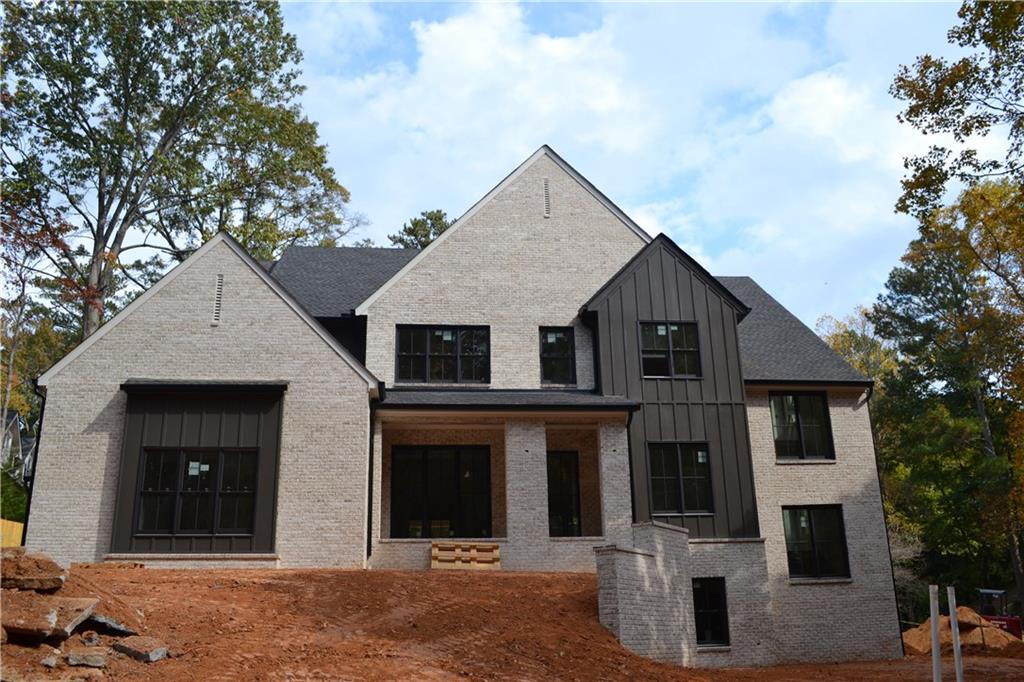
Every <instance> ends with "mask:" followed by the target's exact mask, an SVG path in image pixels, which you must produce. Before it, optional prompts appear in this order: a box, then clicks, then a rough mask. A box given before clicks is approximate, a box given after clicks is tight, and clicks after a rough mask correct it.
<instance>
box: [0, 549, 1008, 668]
mask: <svg viewBox="0 0 1024 682" xmlns="http://www.w3.org/2000/svg"><path fill="white" fill-rule="evenodd" d="M76 573H80V574H81V575H82V576H83V577H84V578H88V579H89V580H90V581H93V582H94V583H96V584H102V585H103V586H105V587H106V588H107V589H108V590H109V591H110V592H112V593H114V594H117V595H120V596H121V597H122V598H123V599H124V601H126V602H127V603H129V604H132V605H133V606H135V608H137V609H139V610H141V611H142V612H143V614H144V622H145V625H146V633H145V634H148V635H152V636H155V637H158V638H160V639H162V640H164V641H165V642H166V643H167V644H168V645H169V646H170V652H171V657H170V658H168V659H165V660H162V661H159V662H156V663H142V662H139V661H135V660H132V659H130V658H128V657H126V656H122V655H114V656H111V657H110V659H109V661H108V663H107V666H106V669H105V677H108V678H113V679H144V678H145V679H175V680H177V679H199V680H222V679H268V680H269V679H332V680H336V679H353V680H354V679H358V680H366V679H369V680H385V679H387V680H393V679H398V678H416V679H420V680H443V679H454V678H459V677H465V678H472V679H519V680H523V679H535V680H539V679H545V680H548V679H565V680H593V679H645V680H649V679H659V680H716V681H717V680H723V681H726V682H729V681H731V680H808V679H813V680H828V681H832V680H868V679H870V680H927V679H930V667H929V665H930V664H929V659H927V658H921V657H917V658H907V659H905V660H902V661H888V662H881V663H865V664H842V665H803V666H786V667H779V668H772V669H768V670H732V671H728V672H723V671H715V672H711V671H695V670H684V669H681V668H675V667H672V666H666V665H660V664H657V663H653V662H650V661H647V660H644V659H642V658H639V657H637V656H634V655H632V654H630V653H629V652H627V651H625V650H624V649H623V648H622V647H620V646H619V645H618V644H617V643H616V641H615V639H614V638H613V637H612V636H611V635H610V634H609V633H608V632H607V631H605V630H604V629H603V628H602V627H601V626H600V624H599V623H598V621H597V595H596V584H595V579H594V577H593V576H587V575H566V574H558V575H543V574H514V573H469V572H455V571H452V572H436V571H435V572H393V571H327V570H316V571H313V570H303V571H298V570H296V571H290V570H279V571H256V570H253V571H223V570H221V571H215V570H210V571H184V570H178V571H167V570H155V569H141V568H111V567H95V568H93V567H90V568H79V567H76V568H75V569H74V570H73V571H72V575H74V574H76ZM77 636H78V635H75V636H74V637H77ZM74 637H73V639H74ZM69 643H73V642H71V641H70V640H69ZM2 651H3V660H2V666H3V679H4V680H8V679H10V680H18V679H32V680H36V679H56V678H60V677H64V678H65V679H67V675H68V673H69V672H71V671H69V669H68V668H66V667H60V668H58V669H56V670H47V669H46V668H44V667H43V666H42V665H40V663H39V661H40V660H41V659H42V658H43V657H45V656H46V655H47V654H48V653H49V652H50V651H51V649H50V647H48V646H47V645H40V646H39V647H37V648H31V647H25V646H18V645H14V644H11V643H8V644H5V645H4V646H3V649H2ZM950 668H951V665H950ZM951 674H952V673H951V670H950V675H951ZM967 679H969V680H970V679H976V680H980V679H985V680H1020V679H1024V661H1021V660H1011V659H1003V658H978V657H969V658H968V659H967Z"/></svg>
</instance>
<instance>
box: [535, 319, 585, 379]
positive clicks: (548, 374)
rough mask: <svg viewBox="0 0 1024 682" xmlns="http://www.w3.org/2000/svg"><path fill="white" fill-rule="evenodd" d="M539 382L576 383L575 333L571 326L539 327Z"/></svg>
mask: <svg viewBox="0 0 1024 682" xmlns="http://www.w3.org/2000/svg"><path fill="white" fill-rule="evenodd" d="M540 382H541V383H542V384H565V385H573V384H575V383H576V333H575V330H574V329H573V328H572V327H541V328H540Z"/></svg>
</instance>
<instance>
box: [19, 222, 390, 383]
mask: <svg viewBox="0 0 1024 682" xmlns="http://www.w3.org/2000/svg"><path fill="white" fill-rule="evenodd" d="M217 244H225V245H227V246H228V247H229V248H230V249H231V250H232V251H233V252H234V253H235V254H236V255H237V256H238V257H239V258H240V259H241V260H242V262H243V263H245V264H246V265H247V266H248V267H249V269H250V270H252V271H253V272H254V273H255V274H256V276H257V277H259V278H260V279H261V280H262V281H263V282H264V283H265V284H266V285H267V286H268V287H270V288H271V290H273V291H274V293H276V294H277V295H278V296H279V297H280V298H281V300H282V301H284V303H285V304H286V305H287V306H288V307H289V308H291V309H292V311H294V312H295V314H296V315H298V316H299V317H301V318H302V320H303V321H304V322H305V323H306V324H308V325H309V327H310V328H311V329H312V330H313V331H314V332H316V333H317V335H318V336H320V338H321V339H323V340H324V342H326V343H327V345H328V346H330V347H331V349H332V350H333V351H334V352H335V353H337V354H338V355H339V356H340V357H341V359H342V360H344V361H345V363H346V364H348V366H349V367H351V368H352V369H353V370H355V372H356V373H357V374H358V375H359V376H360V377H362V378H363V379H364V380H365V381H366V384H367V387H368V388H369V390H370V391H371V392H376V391H377V390H378V386H379V384H380V381H379V380H378V379H377V377H375V376H374V375H373V374H372V373H371V372H370V370H368V369H366V367H364V366H363V363H361V362H359V360H357V359H356V358H355V356H353V355H352V354H351V353H349V352H348V350H346V349H345V347H344V346H342V345H341V344H340V343H339V342H338V340H337V339H335V338H334V337H333V336H332V335H331V333H330V332H328V331H327V330H326V329H324V327H323V325H321V324H320V323H319V322H317V321H316V318H315V317H313V316H312V315H310V314H309V312H307V311H306V310H305V308H303V307H302V305H301V304H300V303H299V302H298V301H297V300H296V299H295V297H293V296H292V295H291V294H290V293H288V291H287V290H285V288H284V287H283V286H281V284H279V283H278V282H277V280H275V279H274V278H273V277H271V276H270V274H269V273H268V272H267V271H266V270H265V269H264V268H263V266H262V265H260V264H259V263H258V262H257V261H256V260H255V259H254V258H253V257H252V256H250V255H249V252H248V251H246V250H245V249H244V248H243V247H242V245H241V244H239V243H238V242H237V241H235V239H234V237H232V236H231V235H229V234H228V233H227V232H218V233H217V234H216V235H214V237H213V239H211V240H210V241H208V242H206V243H205V244H203V245H202V246H201V247H199V248H198V249H196V250H195V251H194V252H193V253H192V255H190V256H189V257H188V258H186V259H185V260H184V261H182V262H181V263H179V264H178V265H176V266H175V267H174V268H172V269H171V271H170V272H168V273H167V274H166V275H164V276H163V277H162V278H161V279H160V281H158V282H157V283H156V284H154V285H153V286H151V287H150V288H149V289H147V290H146V291H144V292H143V293H142V294H141V295H140V296H139V297H138V298H136V299H135V300H134V301H132V302H131V303H129V304H128V305H127V306H125V307H124V308H122V309H121V310H120V312H118V313H117V314H116V315H114V317H112V318H111V319H110V320H109V321H108V322H107V323H106V324H104V325H103V326H102V327H100V328H99V329H97V330H96V331H95V332H94V333H93V334H92V335H91V336H90V337H89V338H87V339H85V340H84V341H82V342H81V343H80V344H78V345H77V346H76V347H75V348H74V350H72V351H71V352H70V353H68V354H67V355H65V356H64V357H63V358H61V359H60V360H59V361H58V362H57V363H56V364H54V365H53V366H52V367H50V369H48V370H46V371H45V372H43V374H42V375H41V376H40V377H39V379H38V380H37V383H38V385H39V386H44V387H45V386H46V384H47V382H49V380H50V379H51V378H53V376H54V375H56V374H57V373H59V372H60V371H61V370H62V369H64V368H65V367H66V366H67V365H68V364H69V363H70V362H72V361H73V360H74V359H75V358H77V357H78V356H79V355H81V354H82V353H84V352H85V351H86V350H88V348H89V347H90V346H92V345H93V344H94V343H96V342H97V341H99V340H100V339H101V338H103V337H104V336H106V335H107V333H109V332H110V330H111V329H113V328H115V327H116V326H117V325H119V324H120V323H121V322H122V321H123V320H124V319H125V318H127V317H128V316H129V315H131V314H132V313H133V312H134V311H135V310H137V309H139V308H141V307H142V306H143V305H145V304H146V302H147V301H149V299H150V298H152V297H153V296H154V295H156V293H157V292H158V291H160V290H161V289H163V288H164V287H165V286H167V285H168V284H169V283H170V282H172V281H174V280H175V279H176V278H177V277H178V276H180V275H181V273H183V272H185V271H186V270H188V269H189V268H190V267H191V266H192V265H193V264H194V263H196V262H198V261H199V260H200V259H201V258H202V257H203V256H204V255H206V254H207V253H208V252H209V251H211V250H212V249H213V248H214V247H215V246H216V245H217Z"/></svg>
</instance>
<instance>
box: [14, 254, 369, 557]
mask: <svg viewBox="0 0 1024 682" xmlns="http://www.w3.org/2000/svg"><path fill="white" fill-rule="evenodd" d="M179 267H181V266H179ZM217 275H223V277H224V293H223V305H222V312H221V321H220V323H219V324H218V325H217V326H212V325H211V319H212V313H213V306H214V284H215V279H216V277H217ZM132 377H144V378H147V379H188V380H196V379H216V380H243V381H252V380H284V381H287V382H288V390H287V391H286V392H285V394H284V398H283V416H282V424H281V443H280V462H279V470H278V487H277V496H278V500H277V521H276V529H275V545H276V551H275V553H276V555H277V557H278V560H277V563H278V564H279V565H281V566H348V567H356V566H362V564H363V559H364V555H365V552H364V543H365V538H366V531H365V519H366V513H365V509H366V481H367V475H368V472H367V462H368V460H367V447H368V438H369V433H368V431H369V415H368V410H367V404H368V397H367V384H366V381H365V380H364V379H363V378H361V377H360V376H359V375H358V374H357V373H356V372H355V371H353V369H352V368H351V367H350V366H349V365H348V364H347V363H346V362H345V360H343V359H342V358H341V357H339V355H338V354H337V353H336V352H335V351H334V350H333V349H332V348H331V347H330V346H329V345H328V344H327V342H325V341H324V339H322V338H321V337H320V336H319V335H318V334H317V333H316V332H314V331H313V329H312V328H310V326H309V325H308V324H307V323H306V322H305V321H304V320H302V319H301V318H300V317H299V316H298V315H297V314H296V313H295V312H294V311H293V310H292V309H291V308H289V307H288V305H287V304H286V303H285V302H284V301H283V300H282V299H281V298H280V297H279V296H278V295H277V294H276V293H275V292H274V291H273V290H272V289H271V288H270V287H269V286H268V285H267V284H266V283H264V282H263V281H262V280H261V279H260V278H259V276H258V275H257V274H256V273H255V272H253V270H252V269H251V268H250V267H249V265H247V264H246V263H245V262H244V261H243V260H242V259H241V258H240V257H239V255H238V254H236V253H235V252H234V251H232V249H231V248H230V247H229V246H228V245H227V244H225V243H220V244H215V245H213V248H212V249H211V250H209V251H207V252H206V253H205V254H203V255H202V256H199V257H197V259H196V260H195V261H194V262H190V263H189V267H188V268H187V269H185V270H184V271H183V272H181V273H180V275H179V276H176V277H175V278H173V279H172V280H170V281H168V282H167V283H166V284H165V285H164V286H162V287H161V288H160V289H159V290H158V291H156V292H155V293H154V294H153V295H152V297H151V298H150V299H149V300H148V301H146V302H145V303H144V304H143V305H141V306H140V307H138V308H136V309H135V310H133V311H130V312H129V313H128V314H127V315H126V316H124V317H123V319H120V320H119V321H117V324H116V326H114V327H112V328H111V329H110V330H109V331H108V332H107V333H106V334H105V335H104V336H103V337H102V338H99V339H98V340H96V341H95V342H94V343H93V344H92V345H91V346H90V347H89V348H88V349H87V350H86V351H85V352H83V353H82V354H80V355H78V356H77V357H75V358H74V359H72V360H71V361H70V362H69V363H68V364H67V365H66V366H65V367H64V368H63V369H62V370H60V371H59V372H57V373H56V374H55V375H54V376H53V377H52V379H50V380H49V382H48V385H47V386H46V391H47V398H46V416H45V418H44V424H43V431H42V438H41V442H40V451H39V461H38V465H37V469H36V482H35V490H34V492H33V499H32V516H31V518H30V519H29V524H28V542H27V544H28V546H29V548H32V549H41V550H45V551H47V552H49V553H50V554H52V555H53V556H54V558H55V559H56V560H57V561H60V562H62V563H64V564H67V563H69V562H72V561H97V560H102V559H103V558H104V556H106V554H107V553H108V552H109V550H110V540H111V523H112V519H113V513H114V506H115V494H116V488H117V477H118V467H119V462H120V459H121V456H122V453H121V450H122V448H121V438H122V431H123V429H124V412H125V404H126V396H125V394H124V392H123V391H121V390H120V385H121V383H122V382H124V381H125V380H127V379H129V378H132ZM195 559H196V557H193V558H192V560H191V561H190V562H185V563H180V564H177V563H176V564H175V565H189V564H190V563H191V565H195V563H194V561H195ZM216 561H217V564H218V565H223V564H224V558H223V557H219V558H218V559H217V560H216ZM237 565H242V566H248V565H252V564H251V562H245V561H242V562H238V564H237Z"/></svg>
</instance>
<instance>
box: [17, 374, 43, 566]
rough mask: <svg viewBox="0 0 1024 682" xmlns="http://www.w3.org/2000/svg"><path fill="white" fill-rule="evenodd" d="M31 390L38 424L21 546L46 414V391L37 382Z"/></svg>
mask: <svg viewBox="0 0 1024 682" xmlns="http://www.w3.org/2000/svg"><path fill="white" fill-rule="evenodd" d="M32 390H33V391H34V392H35V394H36V395H37V396H39V399H40V404H39V423H38V424H36V442H35V444H34V445H33V446H32V474H31V475H30V476H29V479H28V486H27V487H28V495H27V496H26V499H25V527H24V528H22V529H21V546H22V547H24V546H25V538H27V537H28V521H29V519H30V518H31V516H32V491H33V490H35V487H36V467H37V466H39V444H40V443H41V442H42V440H43V416H44V415H45V414H46V391H43V390H40V389H39V380H38V379H35V380H33V381H32Z"/></svg>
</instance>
